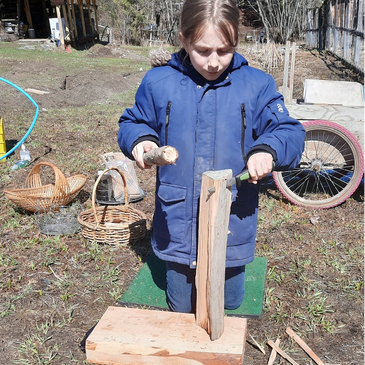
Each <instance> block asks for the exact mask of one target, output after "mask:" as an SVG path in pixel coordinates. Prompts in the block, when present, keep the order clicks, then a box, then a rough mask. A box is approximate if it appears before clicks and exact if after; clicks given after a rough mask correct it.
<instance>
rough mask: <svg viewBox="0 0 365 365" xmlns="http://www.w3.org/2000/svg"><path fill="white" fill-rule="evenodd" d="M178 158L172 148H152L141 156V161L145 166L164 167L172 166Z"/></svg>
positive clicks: (177, 154)
mask: <svg viewBox="0 0 365 365" xmlns="http://www.w3.org/2000/svg"><path fill="white" fill-rule="evenodd" d="M178 158H179V153H178V152H177V150H176V149H175V148H174V147H171V146H163V147H159V148H152V149H151V150H149V151H148V152H146V153H144V154H143V161H144V163H145V164H146V165H149V166H152V165H156V166H164V165H172V164H174V163H175V162H176V160H177V159H178Z"/></svg>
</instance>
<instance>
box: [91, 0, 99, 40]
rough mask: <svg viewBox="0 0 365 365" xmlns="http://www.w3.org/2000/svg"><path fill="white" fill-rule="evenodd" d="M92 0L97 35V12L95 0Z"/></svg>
mask: <svg viewBox="0 0 365 365" xmlns="http://www.w3.org/2000/svg"><path fill="white" fill-rule="evenodd" d="M92 2H93V7H94V17H95V29H96V33H97V34H98V36H99V24H98V13H97V12H96V10H97V9H96V0H92Z"/></svg>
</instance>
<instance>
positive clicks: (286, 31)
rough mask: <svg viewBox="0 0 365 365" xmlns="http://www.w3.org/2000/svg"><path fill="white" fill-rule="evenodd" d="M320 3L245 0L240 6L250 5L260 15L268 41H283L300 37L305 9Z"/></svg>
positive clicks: (308, 0)
mask: <svg viewBox="0 0 365 365" xmlns="http://www.w3.org/2000/svg"><path fill="white" fill-rule="evenodd" d="M322 3H323V1H322V0H299V1H298V0H245V1H241V2H240V6H242V7H244V6H249V7H251V8H252V9H253V10H254V11H255V12H256V13H257V14H258V15H259V16H260V18H261V20H262V22H263V24H264V27H265V31H266V37H267V41H268V42H270V41H275V42H279V43H285V42H286V41H287V40H288V39H290V38H298V37H300V35H301V34H302V33H303V31H304V30H305V27H306V23H305V13H306V9H307V8H308V7H314V6H320V5H321V4H322Z"/></svg>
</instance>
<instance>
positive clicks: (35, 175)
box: [25, 162, 70, 202]
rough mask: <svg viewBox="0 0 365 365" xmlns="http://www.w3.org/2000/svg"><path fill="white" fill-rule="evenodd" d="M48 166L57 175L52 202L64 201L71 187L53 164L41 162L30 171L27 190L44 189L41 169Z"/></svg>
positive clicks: (26, 183) (26, 184)
mask: <svg viewBox="0 0 365 365" xmlns="http://www.w3.org/2000/svg"><path fill="white" fill-rule="evenodd" d="M41 166H48V167H51V168H52V169H53V171H54V174H55V183H54V186H55V188H54V191H53V194H52V199H51V201H52V202H53V201H56V202H57V201H58V200H59V201H63V199H64V197H66V196H67V195H68V194H69V193H70V186H69V184H68V181H67V179H66V178H65V176H64V175H63V173H62V172H61V171H60V170H59V168H58V167H57V166H55V165H54V164H53V163H51V162H39V163H38V164H37V165H35V166H34V167H33V168H32V170H31V171H30V173H29V175H28V176H27V178H26V180H25V187H26V188H39V187H42V181H41V177H40V167H41Z"/></svg>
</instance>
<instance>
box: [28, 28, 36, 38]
mask: <svg viewBox="0 0 365 365" xmlns="http://www.w3.org/2000/svg"><path fill="white" fill-rule="evenodd" d="M28 36H29V38H32V39H34V38H35V32H34V29H32V28H29V29H28Z"/></svg>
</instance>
